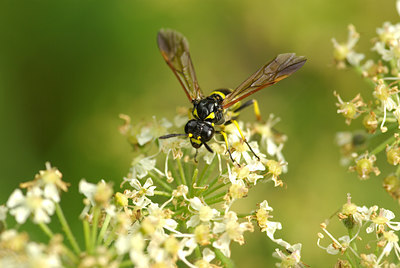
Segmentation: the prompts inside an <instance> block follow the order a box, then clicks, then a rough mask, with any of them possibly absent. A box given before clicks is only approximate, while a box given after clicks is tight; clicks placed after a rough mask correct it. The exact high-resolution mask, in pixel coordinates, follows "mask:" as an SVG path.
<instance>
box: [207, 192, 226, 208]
mask: <svg viewBox="0 0 400 268" xmlns="http://www.w3.org/2000/svg"><path fill="white" fill-rule="evenodd" d="M225 195H226V192H221V193H219V194H216V195H214V196H212V197H209V198H206V199H205V200H204V201H205V202H206V204H208V205H211V204H215V203H218V202H221V201H223V200H224V199H223V197H224V196H225Z"/></svg>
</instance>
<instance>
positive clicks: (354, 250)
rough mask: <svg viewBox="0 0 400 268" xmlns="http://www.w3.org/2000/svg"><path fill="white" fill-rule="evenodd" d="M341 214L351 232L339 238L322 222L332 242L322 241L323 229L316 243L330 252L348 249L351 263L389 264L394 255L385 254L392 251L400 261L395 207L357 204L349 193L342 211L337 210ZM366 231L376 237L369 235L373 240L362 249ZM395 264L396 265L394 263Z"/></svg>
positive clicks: (347, 253) (346, 251)
mask: <svg viewBox="0 0 400 268" xmlns="http://www.w3.org/2000/svg"><path fill="white" fill-rule="evenodd" d="M338 218H339V220H341V221H342V222H343V224H344V225H345V226H346V228H347V233H348V234H346V235H343V236H340V237H339V238H336V237H335V236H334V235H332V234H331V233H330V232H329V231H328V229H327V223H322V224H321V229H322V231H323V233H324V234H325V235H326V236H327V237H328V239H329V240H330V243H329V244H328V245H327V246H323V245H322V240H323V239H324V238H325V235H324V234H322V233H319V234H318V242H317V243H318V246H319V247H320V248H322V249H324V250H326V252H327V253H329V254H332V255H336V254H339V253H341V254H345V253H346V256H348V259H349V261H350V263H351V262H352V261H354V262H357V263H361V264H362V266H363V267H381V266H382V265H383V264H386V265H388V264H389V263H391V261H390V260H391V258H387V259H385V258H386V257H388V256H389V255H390V254H391V253H392V252H393V253H394V255H395V256H396V257H395V259H396V260H397V263H398V262H399V261H400V245H399V237H398V235H397V234H396V233H397V232H398V231H400V222H396V221H393V219H394V218H395V215H394V213H393V212H392V211H390V210H387V209H384V208H379V207H378V206H372V207H369V208H368V207H366V206H362V207H361V206H357V205H355V204H354V203H352V202H351V197H350V194H349V195H348V198H347V203H346V204H344V205H343V207H342V210H341V212H339V213H338ZM364 232H365V233H364ZM365 234H370V235H374V237H373V238H369V239H368V241H372V242H369V243H368V246H367V247H366V249H367V250H366V252H365V253H360V247H359V246H357V244H358V243H359V242H360V241H361V240H362V239H363V238H362V237H363V235H365ZM374 245H375V247H374ZM350 256H351V257H350ZM392 265H395V263H393V264H392ZM390 267H392V266H390ZM393 267H397V266H393Z"/></svg>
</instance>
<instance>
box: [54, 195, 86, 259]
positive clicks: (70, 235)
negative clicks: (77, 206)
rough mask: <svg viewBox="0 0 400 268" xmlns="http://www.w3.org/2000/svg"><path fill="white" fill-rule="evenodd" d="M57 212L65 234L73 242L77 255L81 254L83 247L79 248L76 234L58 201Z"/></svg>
mask: <svg viewBox="0 0 400 268" xmlns="http://www.w3.org/2000/svg"><path fill="white" fill-rule="evenodd" d="M56 213H57V217H58V219H59V221H60V223H61V227H62V229H63V231H64V233H65V235H66V236H67V238H68V240H69V242H70V243H71V246H72V248H73V250H74V251H75V253H76V254H77V255H79V254H80V253H81V249H80V248H79V245H78V242H77V241H76V239H75V236H74V235H73V233H72V231H71V228H70V227H69V224H68V222H67V219H66V218H65V216H64V213H63V211H62V209H61V206H60V204H59V203H56Z"/></svg>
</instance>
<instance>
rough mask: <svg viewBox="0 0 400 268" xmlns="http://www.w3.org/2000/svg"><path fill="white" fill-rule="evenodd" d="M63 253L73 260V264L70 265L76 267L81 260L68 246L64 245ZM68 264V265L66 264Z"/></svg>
mask: <svg viewBox="0 0 400 268" xmlns="http://www.w3.org/2000/svg"><path fill="white" fill-rule="evenodd" d="M62 249H63V253H65V255H66V256H68V258H69V259H70V260H71V262H72V263H71V265H70V266H69V267H76V266H77V263H78V262H79V259H78V256H76V255H75V254H74V253H73V252H72V251H71V250H70V249H69V248H68V247H67V246H65V245H63V246H62ZM66 266H67V265H66ZM67 267H68V266H67Z"/></svg>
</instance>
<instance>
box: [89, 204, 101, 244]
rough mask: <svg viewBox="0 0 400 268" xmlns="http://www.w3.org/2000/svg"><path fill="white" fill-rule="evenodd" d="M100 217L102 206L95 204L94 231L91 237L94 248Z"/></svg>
mask: <svg viewBox="0 0 400 268" xmlns="http://www.w3.org/2000/svg"><path fill="white" fill-rule="evenodd" d="M99 217H100V207H99V206H94V207H93V221H92V233H91V237H90V238H91V244H92V249H94V248H95V247H96V241H97V230H98V224H99Z"/></svg>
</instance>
